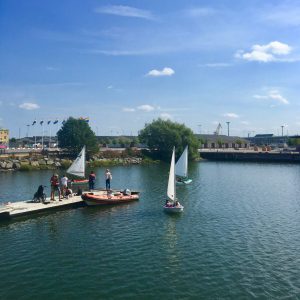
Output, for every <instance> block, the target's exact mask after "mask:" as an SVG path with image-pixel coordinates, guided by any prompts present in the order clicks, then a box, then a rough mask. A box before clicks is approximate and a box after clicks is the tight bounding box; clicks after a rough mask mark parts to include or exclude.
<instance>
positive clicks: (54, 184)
mask: <svg viewBox="0 0 300 300" xmlns="http://www.w3.org/2000/svg"><path fill="white" fill-rule="evenodd" d="M104 175H105V187H106V190H110V183H111V180H112V174H111V172H110V170H109V169H106V171H105V174H104ZM70 182H71V184H72V180H69V178H68V177H67V176H66V175H65V174H64V175H63V177H62V178H61V179H60V180H59V176H58V174H53V175H52V177H51V178H50V184H51V195H50V200H51V201H54V196H55V193H56V192H57V194H58V200H59V201H62V198H69V197H70V196H72V195H73V191H72V189H71V188H70V187H69V183H70ZM88 183H89V190H90V191H91V190H94V189H95V183H96V174H95V172H94V171H91V173H90V175H89V182H88Z"/></svg>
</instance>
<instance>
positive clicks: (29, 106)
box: [19, 102, 40, 110]
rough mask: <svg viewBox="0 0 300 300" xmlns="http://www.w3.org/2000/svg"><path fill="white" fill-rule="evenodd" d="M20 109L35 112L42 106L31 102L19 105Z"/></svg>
mask: <svg viewBox="0 0 300 300" xmlns="http://www.w3.org/2000/svg"><path fill="white" fill-rule="evenodd" d="M19 107H20V108H22V109H25V110H34V109H39V108H40V106H39V105H38V104H36V103H30V102H24V103H22V104H20V105H19Z"/></svg>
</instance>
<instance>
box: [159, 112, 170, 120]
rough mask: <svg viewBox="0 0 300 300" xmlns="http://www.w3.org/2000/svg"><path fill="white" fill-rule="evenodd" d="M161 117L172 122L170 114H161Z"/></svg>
mask: <svg viewBox="0 0 300 300" xmlns="http://www.w3.org/2000/svg"><path fill="white" fill-rule="evenodd" d="M159 117H160V118H161V119H163V120H172V116H171V115H170V114H168V113H161V114H160V116H159Z"/></svg>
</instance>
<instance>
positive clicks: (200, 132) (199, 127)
mask: <svg viewBox="0 0 300 300" xmlns="http://www.w3.org/2000/svg"><path fill="white" fill-rule="evenodd" d="M198 126H199V134H201V124H198Z"/></svg>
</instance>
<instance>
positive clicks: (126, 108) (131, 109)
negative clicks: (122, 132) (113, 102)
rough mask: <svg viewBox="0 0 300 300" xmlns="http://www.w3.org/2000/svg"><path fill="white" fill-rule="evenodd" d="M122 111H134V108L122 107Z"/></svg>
mask: <svg viewBox="0 0 300 300" xmlns="http://www.w3.org/2000/svg"><path fill="white" fill-rule="evenodd" d="M123 111H124V112H134V111H135V108H130V107H124V108H123Z"/></svg>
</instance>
